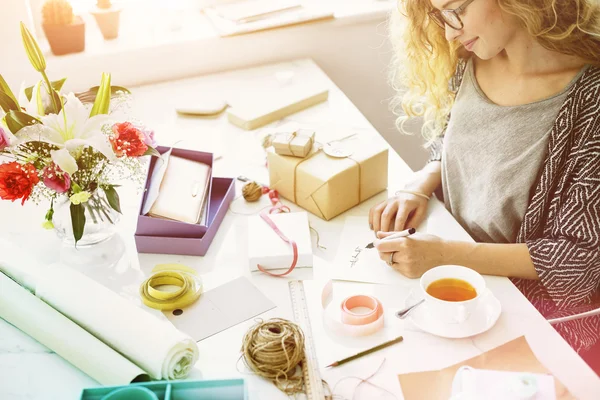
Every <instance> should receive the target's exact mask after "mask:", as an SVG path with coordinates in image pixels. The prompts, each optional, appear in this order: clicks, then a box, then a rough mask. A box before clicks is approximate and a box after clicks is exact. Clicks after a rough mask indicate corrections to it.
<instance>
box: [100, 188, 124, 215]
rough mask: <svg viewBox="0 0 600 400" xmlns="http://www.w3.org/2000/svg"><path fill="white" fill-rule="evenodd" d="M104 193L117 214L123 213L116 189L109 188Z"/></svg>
mask: <svg viewBox="0 0 600 400" xmlns="http://www.w3.org/2000/svg"><path fill="white" fill-rule="evenodd" d="M104 193H106V200H108V204H110V206H111V207H112V208H113V210H115V211H116V212H118V213H120V214H122V213H121V202H120V201H119V194H118V193H117V191H116V190H115V188H114V187H112V186H108V187H107V188H105V189H104Z"/></svg>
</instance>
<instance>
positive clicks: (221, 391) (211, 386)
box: [81, 378, 248, 400]
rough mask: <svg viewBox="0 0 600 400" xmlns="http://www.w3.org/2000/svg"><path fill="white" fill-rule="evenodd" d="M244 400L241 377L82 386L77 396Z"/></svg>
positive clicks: (123, 399) (100, 399)
mask: <svg viewBox="0 0 600 400" xmlns="http://www.w3.org/2000/svg"><path fill="white" fill-rule="evenodd" d="M209 399H210V400H212V399H219V400H248V388H247V386H246V381H245V380H244V379H241V378H240V379H220V380H201V381H157V382H140V383H132V384H131V385H126V386H105V387H98V388H90V389H83V392H82V393H81V400H209Z"/></svg>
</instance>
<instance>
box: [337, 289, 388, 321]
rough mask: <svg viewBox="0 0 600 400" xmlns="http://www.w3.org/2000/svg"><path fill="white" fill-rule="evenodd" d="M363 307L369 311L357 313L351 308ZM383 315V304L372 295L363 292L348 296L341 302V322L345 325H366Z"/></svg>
mask: <svg viewBox="0 0 600 400" xmlns="http://www.w3.org/2000/svg"><path fill="white" fill-rule="evenodd" d="M357 307H365V308H368V309H370V310H371V311H370V312H368V313H361V314H357V313H355V312H353V311H352V309H353V308H357ZM382 315H383V306H382V305H381V303H380V302H379V300H377V299H376V298H375V297H373V296H365V295H363V294H360V295H357V296H350V297H348V298H346V300H344V301H343V302H342V322H343V323H344V324H347V325H366V324H370V323H372V322H375V321H377V319H378V318H380V317H381V316H382Z"/></svg>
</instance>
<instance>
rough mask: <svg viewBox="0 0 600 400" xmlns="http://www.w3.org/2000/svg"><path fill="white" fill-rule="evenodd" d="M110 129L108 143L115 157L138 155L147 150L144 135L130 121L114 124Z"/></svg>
mask: <svg viewBox="0 0 600 400" xmlns="http://www.w3.org/2000/svg"><path fill="white" fill-rule="evenodd" d="M112 131H113V134H112V135H111V136H110V143H111V144H112V147H113V150H114V151H115V154H116V155H117V157H122V156H127V157H140V156H143V155H144V153H145V152H146V150H148V145H147V144H146V143H145V142H146V136H145V135H144V134H143V133H142V132H141V131H140V130H139V129H137V128H136V127H135V126H133V124H131V123H130V122H123V123H121V124H114V125H113V126H112Z"/></svg>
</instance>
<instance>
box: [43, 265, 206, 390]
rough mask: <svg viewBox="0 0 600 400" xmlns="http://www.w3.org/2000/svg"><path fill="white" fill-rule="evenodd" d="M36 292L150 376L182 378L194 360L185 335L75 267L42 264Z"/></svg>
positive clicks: (192, 343)
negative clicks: (43, 269) (45, 265)
mask: <svg viewBox="0 0 600 400" xmlns="http://www.w3.org/2000/svg"><path fill="white" fill-rule="evenodd" d="M36 296H38V297H39V298H40V299H42V300H44V301H45V302H46V303H48V304H49V305H51V306H52V307H54V308H55V309H57V310H60V312H61V313H62V314H64V315H65V316H67V317H68V318H70V319H71V320H72V321H74V322H75V323H77V324H79V325H80V326H82V327H83V328H84V329H86V330H87V331H88V332H90V333H92V334H93V335H94V336H96V337H97V338H99V339H100V340H102V341H103V342H104V343H106V344H107V345H109V346H110V347H112V348H113V349H115V350H117V351H118V352H120V353H121V354H123V355H124V356H125V357H127V358H128V359H129V360H131V361H132V362H133V363H135V364H136V365H138V366H139V367H140V368H142V369H143V370H144V371H146V372H147V373H148V374H149V375H150V376H151V377H152V378H154V379H183V378H185V377H187V375H188V374H189V372H190V370H191V369H192V368H193V366H194V364H195V363H196V361H197V360H198V347H197V345H196V342H195V341H194V340H193V339H191V338H190V337H189V336H187V335H185V334H183V333H182V332H180V331H178V330H177V329H176V328H175V327H174V326H173V325H172V324H171V323H169V322H168V321H161V320H160V319H158V318H157V317H155V316H153V315H151V314H150V313H148V312H146V311H144V310H143V309H141V308H139V307H137V306H136V305H135V304H133V303H131V302H130V301H128V300H127V299H125V298H123V297H121V296H119V295H118V294H117V293H114V292H113V291H111V290H110V289H108V288H106V287H104V286H102V285H101V284H99V283H97V282H96V281H94V280H93V279H90V278H88V277H87V276H85V275H83V274H81V273H79V272H77V271H75V270H73V269H70V268H65V267H60V266H52V267H49V268H48V269H46V271H45V273H44V274H43V276H42V278H41V279H40V280H39V281H38V282H37V286H36Z"/></svg>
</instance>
